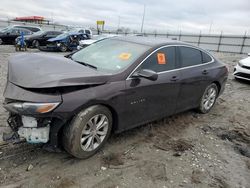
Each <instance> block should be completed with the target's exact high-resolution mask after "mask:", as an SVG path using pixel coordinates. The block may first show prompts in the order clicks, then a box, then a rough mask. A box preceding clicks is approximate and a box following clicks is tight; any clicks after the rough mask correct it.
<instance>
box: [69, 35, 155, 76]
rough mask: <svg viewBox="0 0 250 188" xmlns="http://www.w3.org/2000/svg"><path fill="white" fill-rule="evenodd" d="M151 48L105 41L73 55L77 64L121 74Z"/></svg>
mask: <svg viewBox="0 0 250 188" xmlns="http://www.w3.org/2000/svg"><path fill="white" fill-rule="evenodd" d="M149 48H150V47H149V46H144V45H140V44H136V43H132V42H126V41H121V40H111V39H107V40H103V41H100V42H98V43H94V44H92V45H90V46H88V47H86V48H84V49H82V50H80V51H79V52H76V53H75V54H73V55H72V57H71V58H72V59H73V60H74V61H77V62H83V63H85V64H88V65H91V66H94V67H96V68H97V69H98V70H104V71H107V72H111V73H116V72H120V71H121V70H122V69H124V68H126V67H128V66H129V65H131V64H132V63H133V62H134V61H135V60H136V59H138V58H139V57H140V56H141V55H142V54H143V53H144V52H146V51H147V50H148V49H149Z"/></svg>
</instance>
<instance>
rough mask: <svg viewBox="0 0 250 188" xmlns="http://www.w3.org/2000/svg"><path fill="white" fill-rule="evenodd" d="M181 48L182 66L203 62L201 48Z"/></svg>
mask: <svg viewBox="0 0 250 188" xmlns="http://www.w3.org/2000/svg"><path fill="white" fill-rule="evenodd" d="M179 49H180V55H181V59H182V67H187V66H192V65H199V64H201V63H202V57H201V51H200V50H197V49H194V48H189V47H179Z"/></svg>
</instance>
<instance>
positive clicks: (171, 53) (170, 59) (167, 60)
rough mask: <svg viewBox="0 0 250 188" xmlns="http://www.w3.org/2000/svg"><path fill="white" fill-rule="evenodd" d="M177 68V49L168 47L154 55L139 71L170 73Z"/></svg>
mask: <svg viewBox="0 0 250 188" xmlns="http://www.w3.org/2000/svg"><path fill="white" fill-rule="evenodd" d="M174 68H175V47H166V48H163V49H160V50H158V51H157V52H155V53H153V54H152V55H151V56H150V57H149V58H147V59H146V60H145V62H144V63H143V64H142V65H141V66H140V67H139V69H149V70H153V71H155V72H162V71H168V70H172V69H174Z"/></svg>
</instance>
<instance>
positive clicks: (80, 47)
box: [77, 35, 117, 50]
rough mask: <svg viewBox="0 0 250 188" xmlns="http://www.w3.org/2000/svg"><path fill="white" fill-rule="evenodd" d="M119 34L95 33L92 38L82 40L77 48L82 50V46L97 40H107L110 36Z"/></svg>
mask: <svg viewBox="0 0 250 188" xmlns="http://www.w3.org/2000/svg"><path fill="white" fill-rule="evenodd" d="M116 36H117V35H93V37H92V38H91V39H88V40H80V41H79V46H77V50H80V49H82V48H85V47H87V46H89V45H91V44H93V43H95V42H98V41H101V40H105V39H108V38H112V37H116Z"/></svg>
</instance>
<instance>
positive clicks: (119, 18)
mask: <svg viewBox="0 0 250 188" xmlns="http://www.w3.org/2000/svg"><path fill="white" fill-rule="evenodd" d="M120 22H121V16H118V25H117V30H118V29H119V28H120Z"/></svg>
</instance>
